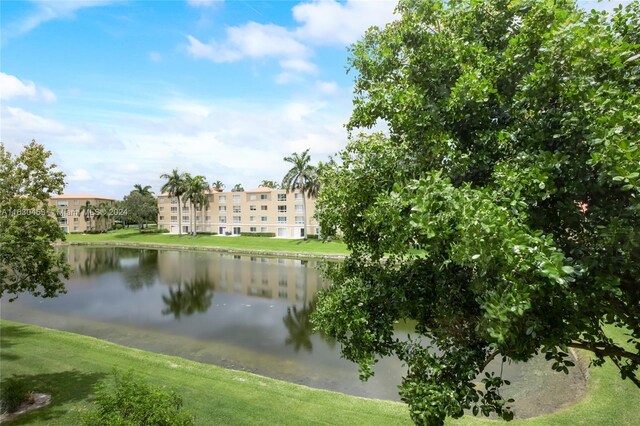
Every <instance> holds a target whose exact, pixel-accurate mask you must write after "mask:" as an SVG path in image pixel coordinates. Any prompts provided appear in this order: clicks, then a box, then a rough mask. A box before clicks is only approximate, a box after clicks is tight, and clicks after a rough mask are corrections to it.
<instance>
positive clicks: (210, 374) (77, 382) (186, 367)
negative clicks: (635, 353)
mask: <svg viewBox="0 0 640 426" xmlns="http://www.w3.org/2000/svg"><path fill="white" fill-rule="evenodd" d="M0 327H1V328H0V330H1V333H0V336H1V342H0V359H1V360H2V369H1V370H0V374H1V376H2V378H5V377H8V376H10V375H17V376H19V377H20V378H22V379H23V380H25V381H27V382H28V383H30V384H32V387H33V388H34V389H35V390H37V391H40V392H47V393H50V394H51V395H52V397H53V398H52V401H53V402H52V403H51V405H50V406H48V407H46V408H43V409H40V410H37V411H34V412H31V413H29V414H27V415H25V416H24V417H21V418H19V419H16V420H15V421H13V422H10V424H35V425H38V424H42V425H45V424H46V425H68V424H75V423H76V421H77V420H78V418H79V416H80V415H81V413H82V412H83V411H85V410H86V409H87V408H88V407H89V397H90V393H91V388H92V386H93V384H94V383H95V382H96V381H98V380H100V379H101V378H103V377H105V375H106V374H107V373H108V372H109V371H111V368H112V367H113V366H117V367H118V368H121V369H123V370H126V369H130V368H132V369H134V370H135V371H137V372H139V373H140V374H142V375H144V376H146V377H147V378H148V380H149V381H150V382H151V383H155V384H159V385H163V386H168V387H173V388H176V389H177V390H178V392H179V394H180V395H182V397H183V398H184V401H185V407H186V408H187V409H188V410H189V411H190V412H191V413H192V414H194V415H195V416H196V421H197V423H198V424H202V425H213V424H225V425H234V424H238V425H247V424H251V425H253V424H278V425H286V424H300V425H307V424H338V425H354V424H363V425H376V424H380V425H402V424H410V421H409V416H408V413H407V409H406V407H405V406H404V405H403V404H400V403H394V402H388V401H378V400H368V399H363V398H356V397H352V396H347V395H343V394H338V393H334V392H328V391H321V390H315V389H310V388H307V387H304V386H299V385H294V384H290V383H286V382H282V381H278V380H273V379H269V378H265V377H260V376H256V375H252V374H249V373H244V372H238V371H233V370H227V369H223V368H219V367H216V366H212V365H207V364H201V363H197V362H192V361H187V360H184V359H181V358H176V357H170V356H165V355H158V354H153V353H150V352H145V351H140V350H137V349H130V348H126V347H123V346H118V345H115V344H112V343H108V342H105V341H103V340H98V339H94V338H91V337H86V336H80V335H76V334H72V333H66V332H61V331H55V330H50V329H46V328H41V327H36V326H30V325H25V324H20V323H15V322H10V321H1V322H0ZM612 334H615V338H617V339H622V338H623V336H622V333H620V332H615V331H613V332H612ZM588 387H589V390H588V393H587V395H586V396H585V397H584V398H583V399H582V400H580V401H579V402H578V403H576V404H575V405H573V406H572V407H569V408H568V409H566V410H563V411H560V412H558V413H555V414H551V415H548V416H543V417H539V418H536V419H529V420H521V421H514V422H513V424H523V425H534V426H535V425H557V424H572V425H574V424H577V425H590V426H592V425H634V424H637V419H638V418H640V391H639V390H638V388H636V387H635V386H634V385H633V384H632V383H631V382H629V381H621V380H620V379H619V378H618V377H617V372H616V370H615V368H614V367H612V366H611V365H605V366H604V367H603V368H593V369H591V370H590V378H589V386H588ZM450 424H455V425H479V424H493V425H496V422H495V421H489V420H482V419H476V418H470V417H465V418H463V419H460V420H457V421H452V422H450Z"/></svg>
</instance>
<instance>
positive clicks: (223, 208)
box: [218, 206, 227, 212]
mask: <svg viewBox="0 0 640 426" xmlns="http://www.w3.org/2000/svg"><path fill="white" fill-rule="evenodd" d="M218 211H219V212H226V211H227V206H218Z"/></svg>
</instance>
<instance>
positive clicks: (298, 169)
mask: <svg viewBox="0 0 640 426" xmlns="http://www.w3.org/2000/svg"><path fill="white" fill-rule="evenodd" d="M284 161H286V162H288V163H291V164H292V165H293V167H291V169H290V170H289V171H288V172H287V174H286V175H284V178H283V179H282V185H281V186H282V188H284V189H286V190H287V192H291V191H296V190H299V191H300V192H301V193H302V212H303V215H304V221H303V223H304V225H303V226H304V228H303V229H304V231H303V233H304V239H305V240H306V239H307V197H315V196H316V195H317V188H318V185H319V184H318V173H317V170H316V168H315V167H314V166H312V165H311V164H309V162H310V161H311V156H310V155H309V149H308V148H307V150H305V151H304V152H303V153H302V154H298V153H297V152H294V153H293V154H291V155H290V156H288V157H284Z"/></svg>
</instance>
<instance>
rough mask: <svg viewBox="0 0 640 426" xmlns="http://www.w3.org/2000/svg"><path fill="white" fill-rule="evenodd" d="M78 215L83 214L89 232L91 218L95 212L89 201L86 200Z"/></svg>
mask: <svg viewBox="0 0 640 426" xmlns="http://www.w3.org/2000/svg"><path fill="white" fill-rule="evenodd" d="M79 212H80V214H83V216H84V220H85V222H89V230H91V228H92V226H91V218H92V217H93V214H94V213H95V212H96V207H95V206H94V205H93V204H91V201H89V200H87V201H86V202H85V203H84V205H83V206H82V207H80V211H79Z"/></svg>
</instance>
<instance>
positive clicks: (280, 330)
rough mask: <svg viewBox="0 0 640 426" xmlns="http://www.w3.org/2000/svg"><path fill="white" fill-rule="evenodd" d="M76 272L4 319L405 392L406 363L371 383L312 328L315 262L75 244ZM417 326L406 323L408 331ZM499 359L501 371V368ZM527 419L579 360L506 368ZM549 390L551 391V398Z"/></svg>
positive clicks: (556, 401)
mask: <svg viewBox="0 0 640 426" xmlns="http://www.w3.org/2000/svg"><path fill="white" fill-rule="evenodd" d="M62 250H64V251H65V252H66V253H67V257H68V261H69V263H70V264H71V266H72V268H73V271H74V273H73V275H72V277H71V278H70V279H69V281H68V283H67V291H68V292H67V294H65V295H63V296H60V297H58V298H55V299H39V298H34V297H31V296H28V295H22V296H20V298H19V299H18V300H17V301H16V302H13V303H7V302H4V301H3V302H2V318H5V319H10V320H16V321H21V322H26V323H32V324H38V325H43V326H47V327H52V328H56V329H61V330H66V331H72V332H77V333H81V334H85V335H90V336H94V337H98V338H102V339H106V340H109V341H112V342H115V343H118V344H123V345H127V346H131V347H136V348H140V349H145V350H150V351H154V352H160V353H165V354H170V355H176V356H181V357H184V358H188V359H192V360H195V361H201V362H207V363H212V364H216V365H221V366H224V367H230V368H235V369H239V370H245V371H251V372H254V373H257V374H261V375H265V376H268V377H273V378H278V379H283V380H287V381H290V382H294V383H299V384H304V385H308V386H312V387H316V388H322V389H330V390H335V391H339V392H344V393H348V394H352V395H358V396H365V397H372V398H382V399H393V400H397V399H398V392H397V385H398V384H399V383H400V378H401V376H402V374H403V372H404V369H403V368H402V365H401V364H400V363H399V362H398V361H395V360H392V359H384V360H382V361H380V362H379V363H378V364H377V366H376V368H375V372H376V375H375V376H374V377H373V378H371V379H369V381H368V382H364V383H363V382H360V381H359V380H358V369H357V366H356V365H355V364H352V363H351V362H348V361H346V360H343V359H341V358H340V345H339V344H337V343H336V342H335V341H334V340H333V339H331V338H329V337H327V336H324V335H321V334H319V333H313V331H312V327H311V323H310V314H311V313H312V312H313V310H314V308H315V303H316V293H317V291H318V290H319V289H322V288H324V287H326V286H327V285H328V284H327V283H325V282H323V280H322V278H321V277H320V275H319V272H318V269H317V266H318V264H317V262H315V261H311V260H309V261H307V260H294V259H282V258H268V257H257V256H238V255H229V254H220V253H209V252H189V251H175V250H150V249H130V248H113V247H105V248H95V247H93V248H88V247H77V246H76V247H73V246H72V247H65V248H62ZM410 331H411V330H410V327H408V326H406V325H405V326H399V328H398V333H400V335H404V336H406V334H407V333H408V332H410ZM493 368H495V369H499V368H500V366H499V365H494V366H493ZM504 370H505V372H504V375H505V376H506V377H507V378H510V379H511V380H512V383H513V384H512V386H511V387H510V388H511V389H510V390H509V391H508V392H505V393H508V394H509V395H512V396H514V397H515V398H516V400H517V404H516V406H517V414H518V417H529V416H532V415H535V414H539V413H541V412H548V411H553V410H555V409H558V408H560V407H562V406H564V405H568V404H570V403H571V402H573V401H575V399H576V398H577V397H579V395H581V394H582V392H583V391H584V378H583V376H582V374H581V373H580V371H578V369H573V370H572V373H571V374H570V375H568V376H565V375H563V374H557V373H554V372H552V371H551V370H550V368H549V365H548V364H546V363H545V361H544V359H543V358H542V357H539V358H536V359H535V360H534V361H533V362H529V363H528V364H526V365H505V366H504ZM545 395H547V396H545Z"/></svg>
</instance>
